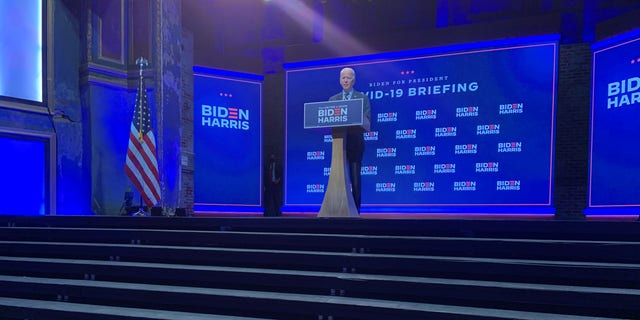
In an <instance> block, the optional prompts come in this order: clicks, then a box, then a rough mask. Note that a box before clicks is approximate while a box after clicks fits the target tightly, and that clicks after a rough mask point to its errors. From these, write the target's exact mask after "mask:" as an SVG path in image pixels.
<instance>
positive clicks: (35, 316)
mask: <svg viewBox="0 0 640 320" xmlns="http://www.w3.org/2000/svg"><path fill="white" fill-rule="evenodd" d="M0 315H2V319H7V320H14V319H15V320H27V319H28V320H53V319H56V320H60V319H74V320H120V319H156V320H178V319H179V320H211V319H216V320H269V319H268V318H253V317H252V318H249V317H234V316H226V315H221V314H210V313H209V314H202V313H193V312H176V311H166V310H157V309H141V308H125V307H113V306H104V305H95V304H81V303H70V302H58V301H45V300H34V299H16V298H6V297H0Z"/></svg>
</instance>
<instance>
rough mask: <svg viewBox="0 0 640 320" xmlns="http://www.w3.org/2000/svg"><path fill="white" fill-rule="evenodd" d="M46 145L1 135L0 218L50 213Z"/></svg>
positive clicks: (43, 142)
mask: <svg viewBox="0 0 640 320" xmlns="http://www.w3.org/2000/svg"><path fill="white" fill-rule="evenodd" d="M47 148H48V144H47V142H46V141H44V140H42V139H39V138H31V137H26V136H21V135H20V136H19V135H10V134H0V150H2V153H3V155H4V156H2V157H0V168H1V169H0V171H1V172H2V177H3V181H2V183H0V195H1V196H0V198H2V201H0V214H2V215H44V214H47V213H49V212H48V210H49V208H48V205H47V204H48V199H49V189H48V187H47V185H48V181H49V180H48V179H47V177H48V170H47V168H48V165H49V163H48V161H47V157H48V153H47Z"/></svg>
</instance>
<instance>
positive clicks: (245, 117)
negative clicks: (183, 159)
mask: <svg viewBox="0 0 640 320" xmlns="http://www.w3.org/2000/svg"><path fill="white" fill-rule="evenodd" d="M193 86H194V88H193V91H194V94H193V95H194V96H193V106H194V132H193V144H194V146H193V148H194V153H195V154H194V170H195V172H194V203H195V204H194V211H203V212H206V211H212V212H216V211H260V210H262V207H261V205H262V202H261V198H262V121H261V116H262V77H260V76H255V75H249V74H241V73H235V72H228V71H224V70H212V69H207V68H202V67H194V84H193Z"/></svg>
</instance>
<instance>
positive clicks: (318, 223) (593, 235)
mask: <svg viewBox="0 0 640 320" xmlns="http://www.w3.org/2000/svg"><path fill="white" fill-rule="evenodd" d="M0 226H13V227H71V228H89V227H90V228H114V229H119V228H125V229H168V230H203V231H215V230H226V231H252V232H253V231H264V232H299V233H319V234H370V235H401V236H434V237H435V236H439V237H477V238H486V237H488V238H514V239H553V240H560V239H566V240H569V239H574V240H578V239H583V240H604V241H614V240H615V241H634V242H640V224H637V223H621V222H612V221H538V220H444V219H422V220H408V219H339V218H335V219H300V218H285V217H281V218H261V217H258V218H193V217H172V218H167V217H119V216H41V217H29V216H6V215H3V216H0Z"/></svg>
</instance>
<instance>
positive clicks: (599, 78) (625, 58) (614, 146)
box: [586, 29, 640, 215]
mask: <svg viewBox="0 0 640 320" xmlns="http://www.w3.org/2000/svg"><path fill="white" fill-rule="evenodd" d="M592 50H593V77H592V81H593V83H592V96H591V97H592V101H591V151H590V169H589V200H588V201H589V204H588V207H589V208H587V210H586V213H605V212H619V213H624V212H625V211H628V210H631V213H632V214H635V215H637V214H638V211H637V210H638V207H640V170H638V159H640V148H638V142H639V141H640V130H638V129H639V124H640V29H636V30H635V31H632V32H629V33H626V34H622V35H619V36H617V37H614V38H611V39H608V40H604V41H601V42H598V43H595V44H594V45H593V46H592Z"/></svg>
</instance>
